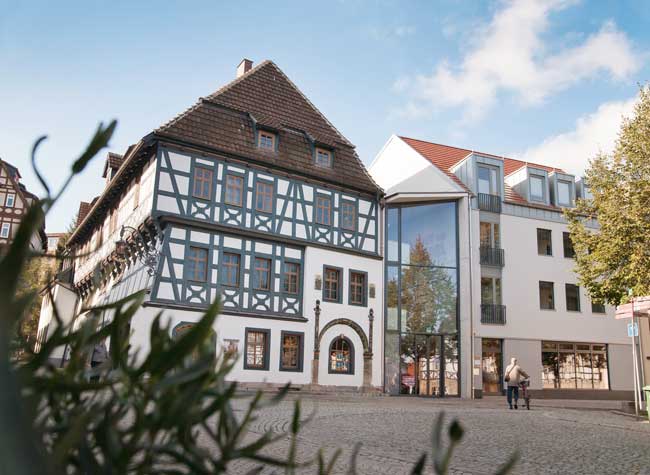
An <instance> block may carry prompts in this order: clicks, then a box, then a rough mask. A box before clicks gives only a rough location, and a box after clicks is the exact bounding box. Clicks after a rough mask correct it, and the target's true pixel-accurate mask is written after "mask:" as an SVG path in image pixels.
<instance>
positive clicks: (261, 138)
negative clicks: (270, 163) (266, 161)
mask: <svg viewBox="0 0 650 475" xmlns="http://www.w3.org/2000/svg"><path fill="white" fill-rule="evenodd" d="M276 140H277V137H276V135H275V134H274V133H272V132H267V131H265V130H261V131H260V132H259V134H258V135H257V146H258V147H259V148H263V149H265V150H275V141H276Z"/></svg>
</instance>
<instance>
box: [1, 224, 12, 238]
mask: <svg viewBox="0 0 650 475" xmlns="http://www.w3.org/2000/svg"><path fill="white" fill-rule="evenodd" d="M10 231H11V224H9V223H2V228H0V238H8V237H9V232H10Z"/></svg>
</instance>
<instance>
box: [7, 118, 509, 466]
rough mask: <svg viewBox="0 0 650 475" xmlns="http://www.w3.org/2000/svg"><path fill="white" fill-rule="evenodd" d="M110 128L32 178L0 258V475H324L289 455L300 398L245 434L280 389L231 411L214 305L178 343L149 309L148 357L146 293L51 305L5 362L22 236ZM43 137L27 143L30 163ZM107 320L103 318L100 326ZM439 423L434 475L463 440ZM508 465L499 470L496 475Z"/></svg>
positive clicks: (32, 294)
mask: <svg viewBox="0 0 650 475" xmlns="http://www.w3.org/2000/svg"><path fill="white" fill-rule="evenodd" d="M114 129H115V122H112V123H111V124H110V125H109V126H108V127H103V126H102V125H100V127H99V128H98V130H97V132H96V134H95V136H94V137H93V139H92V141H91V143H90V145H89V146H88V149H87V150H86V151H85V152H84V153H83V154H82V155H81V158H80V159H79V160H77V161H76V162H75V165H74V167H73V169H72V174H71V175H70V178H69V179H68V180H67V181H66V182H65V184H64V186H63V187H62V189H61V190H60V191H59V192H58V193H57V194H56V195H55V196H52V195H51V194H50V190H49V187H48V186H47V184H46V182H45V180H44V179H43V178H42V176H41V175H40V173H39V174H38V176H39V180H41V182H42V184H43V186H44V188H45V191H46V194H47V196H46V198H45V199H43V200H42V201H41V202H40V204H39V205H38V206H33V207H32V208H30V209H29V211H28V212H27V214H26V216H25V218H24V219H23V221H22V223H21V224H20V227H19V229H18V232H17V234H16V237H15V240H14V242H13V243H12V245H11V247H10V249H9V251H8V253H7V254H6V255H5V256H4V257H3V258H2V259H1V260H0V302H1V303H2V309H3V311H2V312H1V313H0V387H2V391H0V427H2V431H0V473H11V474H12V475H34V474H56V473H79V474H109V473H118V474H126V473H131V474H149V473H160V474H188V473H192V474H206V475H207V474H219V473H226V472H227V470H228V468H229V466H230V465H231V464H232V462H234V461H237V460H241V459H245V460H248V461H254V462H256V463H257V465H258V466H257V468H255V469H254V470H253V471H252V472H251V473H260V472H261V471H262V470H263V469H265V468H267V467H276V468H278V469H282V470H283V471H284V472H285V473H286V474H293V473H295V470H296V469H297V468H305V467H307V468H309V467H312V468H314V469H315V471H316V472H317V473H319V474H322V475H325V474H329V473H331V472H332V471H333V470H334V467H335V464H336V463H337V461H338V458H339V456H340V453H341V452H340V451H337V452H335V453H334V455H333V456H332V457H330V458H329V459H327V458H326V457H325V456H324V455H323V452H322V451H320V452H319V453H318V454H317V456H316V457H315V458H314V459H313V460H307V461H300V462H299V461H298V460H297V447H298V445H297V444H298V434H299V431H300V427H301V425H302V424H304V423H305V421H304V420H302V419H301V413H300V405H299V403H298V402H296V403H295V408H294V413H293V418H292V421H291V425H290V431H289V433H288V434H273V433H271V432H269V433H265V434H263V435H261V436H258V435H254V434H253V433H252V432H249V431H248V430H247V429H248V427H249V425H250V424H251V422H253V421H254V420H255V418H256V417H257V413H258V411H259V410H260V409H262V408H264V407H266V406H269V405H274V404H277V403H278V402H279V401H281V400H282V399H283V398H284V396H285V395H286V393H287V391H288V386H287V387H285V388H284V390H282V391H280V392H279V393H278V394H277V395H276V396H275V397H265V398H263V396H262V393H261V392H260V393H257V394H256V395H255V397H253V398H252V399H250V400H249V401H248V402H247V406H246V408H245V410H244V411H243V414H236V413H235V411H234V409H233V407H232V402H233V401H234V400H235V398H237V397H238V396H237V393H236V390H237V384H236V383H234V382H229V381H227V376H228V375H229V373H230V371H231V370H232V368H233V365H234V363H235V361H234V360H233V357H232V355H230V354H229V353H227V352H225V353H223V354H220V355H215V354H214V349H213V348H212V346H211V345H208V344H207V342H208V341H210V339H211V338H212V327H213V324H214V321H215V319H216V318H217V315H218V313H219V301H216V302H215V303H214V304H212V305H211V306H210V308H209V309H208V310H207V311H206V312H205V314H204V315H203V316H202V318H201V319H200V320H199V322H198V323H197V324H196V325H194V326H192V327H191V328H190V329H189V330H187V331H186V332H183V333H182V335H180V337H178V338H176V339H172V338H171V337H170V334H171V331H170V328H169V326H168V325H165V324H163V318H162V314H158V315H157V316H156V317H155V318H154V320H153V322H152V325H151V330H150V336H149V344H150V347H151V351H150V352H149V353H148V354H147V355H137V354H133V353H132V354H131V355H129V351H128V346H129V328H130V320H131V318H132V317H133V316H134V315H135V313H136V312H137V311H138V309H139V308H140V307H141V305H142V302H143V299H144V292H140V293H136V294H134V295H131V296H129V297H127V298H125V299H123V300H120V301H118V302H114V303H112V304H109V305H104V306H96V307H93V308H88V309H83V310H82V311H81V313H80V314H79V315H76V316H74V318H73V319H72V322H71V323H68V324H64V320H63V319H62V318H61V316H60V315H58V313H57V311H56V307H55V306H53V311H54V319H55V322H56V325H55V326H54V329H53V330H52V331H51V332H50V335H49V336H48V338H47V340H46V341H44V342H43V344H42V345H41V347H40V348H39V351H38V353H34V352H31V351H30V348H28V347H26V348H24V351H25V352H26V353H27V357H26V358H25V359H24V360H22V361H21V362H18V363H16V362H13V363H12V362H11V361H10V358H9V355H10V341H9V340H10V338H9V334H10V333H9V329H11V328H13V327H15V326H16V325H18V324H19V323H20V322H21V319H23V318H24V316H25V314H26V313H27V311H28V309H29V308H30V306H31V305H32V304H33V302H34V301H35V298H36V291H35V289H33V288H28V289H23V291H21V292H18V290H19V289H20V286H21V283H20V275H21V273H22V272H23V271H24V270H25V269H26V268H27V267H28V266H29V265H30V261H31V259H32V258H33V256H32V255H31V254H30V252H29V240H30V237H31V235H32V233H33V232H34V230H35V229H38V228H39V227H40V226H41V223H42V222H43V220H44V216H45V212H46V211H47V210H49V209H50V208H51V206H52V205H53V204H54V203H55V202H56V201H57V199H58V197H59V196H60V195H61V193H62V192H63V191H65V188H66V187H67V186H68V184H69V183H70V180H71V179H72V177H73V176H74V175H75V174H77V173H79V172H80V171H81V170H83V169H84V167H85V166H86V165H87V163H88V162H89V160H90V159H91V158H92V157H93V156H94V155H95V154H97V153H98V152H99V151H100V150H101V149H102V148H104V147H105V146H106V144H107V143H108V141H109V140H110V137H111V135H112V133H113V130H114ZM41 142H42V140H39V141H38V142H37V145H36V146H35V147H34V152H33V163H34V165H35V154H36V150H37V148H38V144H39V143H41ZM37 173H38V172H37ZM50 297H51V295H50ZM106 316H108V318H105V317H106ZM105 320H108V323H107V324H105V325H103V326H101V325H100V322H102V321H105ZM65 321H66V322H67V321H70V319H68V318H66V319H65ZM106 340H110V352H109V359H108V361H107V362H106V363H105V364H104V365H103V366H101V367H100V368H99V369H94V370H93V371H92V372H91V371H89V368H88V362H89V359H90V355H91V353H92V350H93V348H94V347H95V345H96V344H98V343H101V342H104V341H106ZM63 348H65V350H66V351H65V354H66V355H67V358H66V364H65V365H64V366H63V367H58V365H57V366H53V365H52V364H51V361H52V360H53V359H54V355H55V353H56V352H57V351H60V350H61V349H63ZM138 356H142V357H141V358H139V357H138ZM91 375H96V376H98V379H95V378H90V377H89V376H91ZM443 422H444V421H443V416H442V415H441V416H440V417H439V419H438V421H437V423H436V425H435V428H434V432H433V439H432V465H433V469H434V471H435V473H437V474H445V473H447V471H448V468H449V463H450V460H451V456H452V452H453V449H454V448H455V447H456V446H457V445H458V443H459V442H460V440H461V438H462V435H463V430H462V429H461V427H460V425H459V424H458V423H457V422H456V421H453V422H452V423H451V425H450V426H449V427H448V438H449V442H446V441H445V439H446V438H445V437H443V436H442V433H443V426H444V424H443ZM287 437H288V438H289V442H290V443H289V448H288V450H287V453H286V454H284V455H283V454H278V453H277V452H278V450H273V452H271V450H269V449H271V447H269V446H270V445H271V444H273V443H274V442H276V441H279V440H281V439H283V440H284V439H286V438H287ZM445 446H446V448H445ZM358 452H359V445H357V446H356V447H355V449H354V453H353V457H352V460H351V461H350V463H349V465H348V467H349V470H348V473H349V474H352V475H353V474H354V473H356V465H355V460H356V456H357V454H358ZM269 453H273V455H269ZM514 460H515V458H513V459H512V460H511V461H510V462H508V464H507V465H506V466H505V467H504V468H503V469H502V471H500V472H499V473H506V471H507V470H509V468H510V467H511V466H512V464H513V463H514ZM426 461H427V455H426V454H425V455H423V456H422V457H421V458H420V459H419V460H418V462H417V463H416V465H415V467H414V469H413V473H414V474H419V473H422V472H423V470H424V468H425V465H426Z"/></svg>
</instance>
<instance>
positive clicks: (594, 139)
mask: <svg viewBox="0 0 650 475" xmlns="http://www.w3.org/2000/svg"><path fill="white" fill-rule="evenodd" d="M636 100H637V98H636V97H635V98H632V99H629V100H627V101H612V102H605V103H603V104H601V105H600V106H599V107H598V109H597V110H596V111H595V112H593V113H591V114H586V115H583V116H582V117H580V118H578V120H577V121H576V125H575V128H574V129H573V130H572V131H570V132H565V133H562V134H558V135H554V136H551V137H548V138H547V139H545V140H544V141H543V142H541V143H540V144H539V145H536V146H534V147H530V148H529V149H527V150H526V151H524V152H522V153H520V154H513V155H514V156H515V157H517V158H519V159H520V160H526V161H529V162H534V163H541V164H545V165H551V166H556V167H560V168H562V169H564V170H566V171H567V172H569V173H571V174H573V175H576V176H580V175H582V173H583V172H584V170H585V168H586V167H587V165H588V164H589V160H590V159H592V158H593V157H594V156H595V155H596V154H597V153H598V152H605V153H609V152H611V151H612V150H613V149H614V144H615V142H616V138H617V136H618V132H619V129H620V126H621V120H622V118H623V117H630V116H631V115H632V112H633V110H634V104H635V103H636Z"/></svg>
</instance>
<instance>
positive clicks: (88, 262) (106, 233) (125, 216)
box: [74, 157, 156, 283]
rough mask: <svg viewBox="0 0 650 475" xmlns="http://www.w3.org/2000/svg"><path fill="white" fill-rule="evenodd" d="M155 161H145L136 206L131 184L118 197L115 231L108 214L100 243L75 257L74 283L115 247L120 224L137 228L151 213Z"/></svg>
mask: <svg viewBox="0 0 650 475" xmlns="http://www.w3.org/2000/svg"><path fill="white" fill-rule="evenodd" d="M155 171H156V161H155V157H152V159H151V160H150V161H149V163H147V164H146V165H145V167H144V170H143V172H142V177H141V178H140V191H139V196H138V207H137V208H135V209H133V205H134V202H133V199H134V194H135V187H133V186H131V187H130V188H129V189H127V190H126V192H125V193H124V194H123V195H122V196H121V198H120V204H119V206H118V215H117V223H116V226H115V231H114V232H113V233H111V232H110V215H107V216H106V217H105V219H104V225H103V228H102V233H103V235H102V245H101V246H100V247H99V249H97V250H96V251H94V252H92V253H91V254H90V255H89V256H88V257H87V258H85V259H83V258H77V259H76V266H77V267H76V271H75V276H74V279H75V283H77V282H79V281H80V280H81V279H83V278H84V277H86V276H87V275H88V274H89V273H90V272H92V270H93V269H94V268H95V266H96V265H97V263H98V262H101V260H103V259H104V258H105V257H107V256H108V255H110V254H111V253H112V252H113V250H114V249H115V242H116V241H117V240H118V239H119V234H120V229H121V228H122V226H131V227H134V228H137V227H138V226H139V225H140V224H141V223H142V222H144V220H145V219H146V218H147V217H148V216H150V215H151V211H152V206H153V190H154V181H155ZM97 235H98V233H97V232H95V234H93V237H92V240H91V246H90V250H91V251H92V249H94V247H95V246H94V243H95V242H96V239H97Z"/></svg>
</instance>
